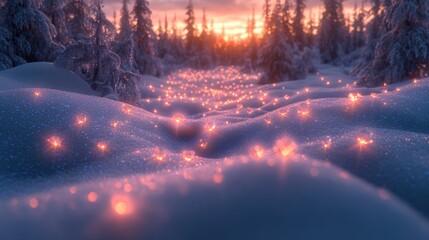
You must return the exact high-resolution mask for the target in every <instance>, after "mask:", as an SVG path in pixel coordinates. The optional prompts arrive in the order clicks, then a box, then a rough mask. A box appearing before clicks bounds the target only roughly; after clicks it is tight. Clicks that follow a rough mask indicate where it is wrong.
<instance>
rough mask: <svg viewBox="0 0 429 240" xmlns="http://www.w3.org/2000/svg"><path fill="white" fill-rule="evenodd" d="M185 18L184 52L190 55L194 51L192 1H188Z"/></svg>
mask: <svg viewBox="0 0 429 240" xmlns="http://www.w3.org/2000/svg"><path fill="white" fill-rule="evenodd" d="M186 16H187V18H186V20H185V23H186V27H185V30H186V51H187V54H188V55H192V54H193V52H194V51H195V13H194V5H193V4H192V0H189V4H188V6H187V7H186Z"/></svg>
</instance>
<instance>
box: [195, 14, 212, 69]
mask: <svg viewBox="0 0 429 240" xmlns="http://www.w3.org/2000/svg"><path fill="white" fill-rule="evenodd" d="M209 41H210V39H209V35H208V26H207V18H206V9H203V18H202V21H201V34H200V37H199V41H198V48H197V51H198V55H197V57H196V62H195V63H194V66H196V67H198V68H209V67H211V65H212V57H211V56H212V55H211V51H210V46H209Z"/></svg>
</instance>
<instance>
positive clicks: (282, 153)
mask: <svg viewBox="0 0 429 240" xmlns="http://www.w3.org/2000/svg"><path fill="white" fill-rule="evenodd" d="M297 147H298V146H297V145H296V143H295V142H294V141H292V140H290V139H289V138H282V139H279V140H277V141H276V145H275V146H274V147H273V150H274V152H275V153H276V154H277V155H278V156H279V157H283V158H284V157H290V156H292V155H293V154H294V152H295V150H296V149H297Z"/></svg>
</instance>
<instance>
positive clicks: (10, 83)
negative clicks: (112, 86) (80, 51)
mask: <svg viewBox="0 0 429 240" xmlns="http://www.w3.org/2000/svg"><path fill="white" fill-rule="evenodd" d="M20 88H48V89H56V90H61V91H67V92H74V93H80V94H85V95H90V96H95V95H96V93H95V92H93V91H92V90H91V88H90V87H89V85H88V84H87V83H86V82H85V81H84V80H82V79H81V78H79V77H78V76H77V75H76V74H74V73H72V72H70V71H67V70H65V69H62V68H59V67H55V66H54V64H52V63H45V62H37V63H28V64H24V65H21V66H18V67H15V68H11V69H8V70H4V71H0V91H2V90H12V89H20Z"/></svg>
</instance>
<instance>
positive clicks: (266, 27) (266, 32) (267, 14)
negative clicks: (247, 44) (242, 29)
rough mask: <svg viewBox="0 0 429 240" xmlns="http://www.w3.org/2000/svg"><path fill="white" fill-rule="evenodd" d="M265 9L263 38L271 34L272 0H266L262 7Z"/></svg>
mask: <svg viewBox="0 0 429 240" xmlns="http://www.w3.org/2000/svg"><path fill="white" fill-rule="evenodd" d="M262 11H263V15H262V17H263V21H264V29H263V38H266V37H268V36H269V35H270V34H271V27H272V24H271V16H270V14H271V3H270V0H265V2H264V5H263V7H262Z"/></svg>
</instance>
